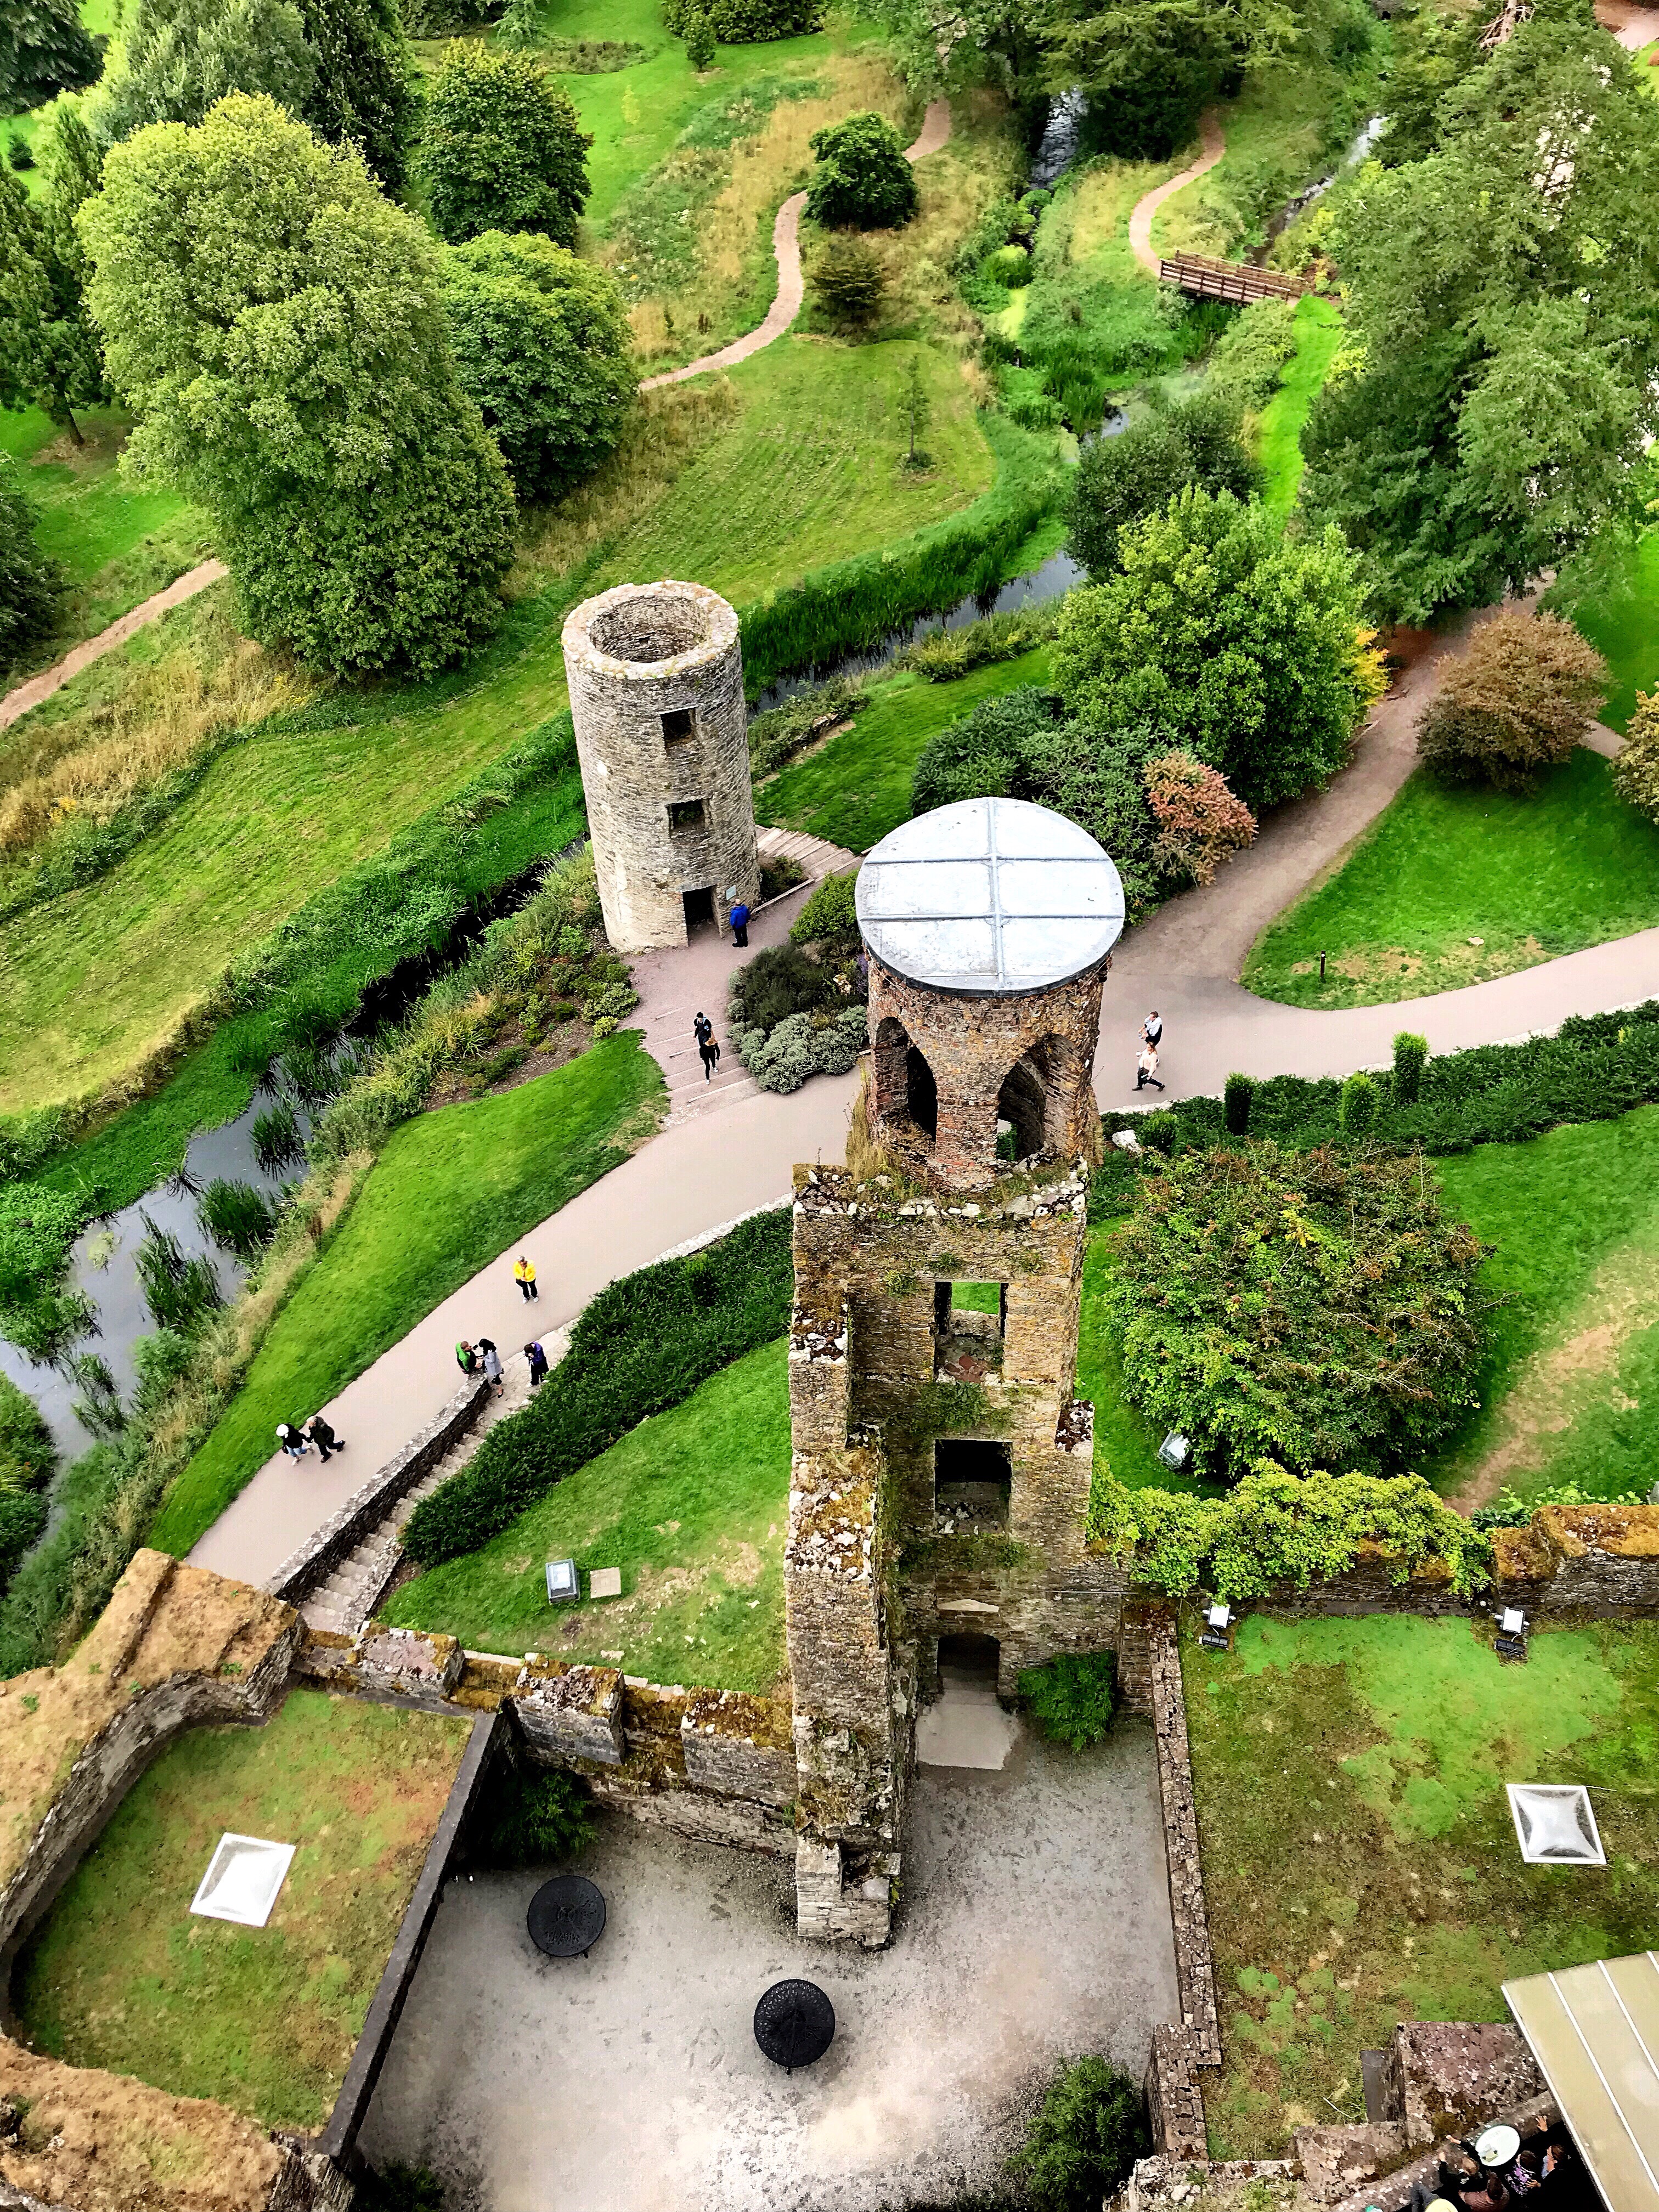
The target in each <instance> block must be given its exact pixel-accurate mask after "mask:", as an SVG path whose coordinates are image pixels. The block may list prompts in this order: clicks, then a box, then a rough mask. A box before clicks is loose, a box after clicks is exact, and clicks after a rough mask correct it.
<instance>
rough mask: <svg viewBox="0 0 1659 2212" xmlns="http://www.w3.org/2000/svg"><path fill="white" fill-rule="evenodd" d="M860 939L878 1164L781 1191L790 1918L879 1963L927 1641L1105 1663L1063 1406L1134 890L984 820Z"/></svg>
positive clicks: (993, 1658) (928, 837)
mask: <svg viewBox="0 0 1659 2212" xmlns="http://www.w3.org/2000/svg"><path fill="white" fill-rule="evenodd" d="M858 915H859V923H860V929H861V930H862V932H863V935H864V939H865V945H866V950H867V951H868V953H869V956H870V1029H871V1036H872V1046H873V1060H874V1067H873V1075H872V1082H871V1084H870V1085H869V1087H868V1089H867V1090H866V1095H865V1098H864V1101H863V1107H862V1110H863V1111H864V1113H865V1115H866V1119H867V1133H868V1136H869V1138H870V1139H872V1140H873V1145H874V1146H875V1147H877V1148H878V1165H877V1166H876V1167H875V1168H873V1169H869V1170H866V1172H865V1173H864V1174H863V1176H862V1177H861V1179H860V1177H859V1176H855V1175H854V1173H853V1172H851V1171H849V1170H841V1169H826V1168H823V1167H815V1168H798V1169H797V1170H796V1173H795V1227H794V1260H795V1301H796V1303H795V1311H794V1315H793V1322H792V1328H791V1340H790V1352H789V1400H790V1418H791V1424H792V1430H793V1474H792V1479H791V1489H790V1500H789V1535H788V1544H787V1553H786V1568H785V1576H786V1594H787V1625H788V1640H789V1663H790V1671H791V1675H792V1679H793V1696H794V1729H795V1751H796V1764H797V1777H798V1784H799V1796H798V1800H797V1808H798V1812H797V1818H798V1825H799V1831H800V1833H799V1851H798V1856H797V1860H796V1893H797V1907H798V1914H799V1923H800V1926H801V1928H802V1929H803V1930H804V1931H805V1932H808V1933H811V1934H816V1935H819V1936H856V1937H857V1938H858V1939H859V1940H860V1941H861V1942H864V1943H866V1944H867V1945H868V1944H876V1943H880V1942H885V1940H886V1938H887V1935H888V1932H889V1925H890V1899H891V1895H892V1887H893V1882H894V1880H895V1878H896V1875H897V1873H898V1869H899V1853H900V1841H901V1836H900V1830H901V1820H902V1800H903V1792H904V1783H905V1776H906V1772H907V1770H908V1765H909V1763H910V1756H911V1750H910V1744H911V1732H912V1728H913V1725H914V1719H915V1707H916V1701H917V1699H918V1696H925V1695H927V1694H929V1693H930V1692H932V1691H933V1689H934V1688H935V1687H936V1686H937V1680H938V1666H939V1648H940V1644H941V1643H942V1642H943V1643H944V1644H945V1645H946V1647H947V1649H951V1650H955V1649H956V1648H957V1644H958V1643H959V1642H960V1640H962V1639H967V1638H971V1639H973V1644H974V1649H975V1652H976V1653H977V1654H978V1655H980V1656H982V1657H983V1659H984V1660H985V1661H986V1662H987V1663H994V1667H995V1670H996V1678H997V1686H998V1689H999V1692H1000V1694H1002V1695H1003V1696H1004V1697H1006V1698H1012V1696H1013V1694H1014V1693H1015V1689H1016V1685H1017V1682H1018V1675H1019V1673H1020V1671H1021V1669H1022V1668H1026V1667H1030V1666H1035V1665H1038V1664H1040V1663H1041V1662H1042V1661H1043V1660H1045V1659H1048V1658H1050V1657H1052V1656H1054V1654H1055V1653H1056V1652H1059V1651H1066V1650H1071V1651H1076V1650H1104V1649H1110V1648H1113V1647H1114V1646H1115V1644H1116V1641H1117V1636H1118V1629H1119V1617H1120V1612H1121V1600H1122V1589H1123V1578H1122V1576H1121V1571H1119V1570H1118V1569H1117V1568H1116V1567H1115V1566H1114V1565H1112V1564H1111V1562H1110V1561H1109V1560H1106V1559H1102V1558H1099V1557H1097V1556H1091V1555H1090V1554H1088V1553H1086V1552H1085V1547H1084V1530H1083V1517H1084V1513H1085V1509H1086V1506H1087V1503H1088V1495H1089V1478H1090V1472H1091V1464H1092V1459H1093V1448H1094V1413H1093V1408H1092V1407H1091V1406H1089V1405H1087V1404H1086V1403H1084V1402H1082V1401H1079V1400H1078V1398H1077V1397H1076V1395H1075V1392H1076V1380H1077V1345H1078V1321H1079V1303H1080V1293H1081V1285H1082V1272H1083V1251H1084V1237H1085V1206H1086V1196H1087V1178H1088V1170H1089V1166H1090V1164H1091V1161H1092V1160H1093V1159H1094V1158H1096V1157H1097V1146H1098V1142H1099V1116H1098V1114H1097V1109H1096V1107H1095V1103H1094V1097H1093V1092H1092V1090H1091V1083H1090V1071H1091V1066H1092V1064H1093V1060H1094V1049H1095V1039H1096V1033H1097V1029H1098V1027H1099V1021H1100V999H1101V990H1102V987H1103V982H1104V980H1105V975H1106V970H1107V968H1108V965H1109V954H1110V951H1111V947H1112V945H1113V944H1114V943H1115V940H1116V938H1117V935H1118V933H1119V931H1120V930H1121V927H1122V922H1123V893H1122V886H1121V884H1120V882H1119V879H1118V875H1117V871H1116V869H1115V867H1114V866H1112V863H1111V861H1110V860H1109V859H1108V858H1107V856H1106V854H1104V853H1103V852H1102V850H1101V849H1100V848H1099V846H1098V845H1097V844H1096V843H1095V842H1094V841H1093V839H1092V838H1091V837H1090V836H1087V834H1086V833H1085V831H1083V830H1081V829H1079V828H1078V826H1077V825H1076V824H1075V823H1072V822H1068V821H1066V819H1064V817H1061V816H1059V815H1056V814H1053V813H1050V812H1049V811H1048V810H1047V809H1045V808H1042V807H1038V806H1030V805H1025V804H1024V802H1022V801H1018V800H1013V799H975V800H971V801H969V802H966V803H964V804H963V805H956V806H946V807H941V808H939V810H938V811H936V812H935V813H933V814H929V815H925V816H923V817H921V819H920V820H919V821H915V822H910V823H905V824H904V826H903V827H902V829H896V830H895V831H894V832H893V834H892V835H891V836H889V837H887V838H884V840H883V842H881V843H880V844H879V845H878V846H877V847H876V848H875V850H874V851H873V852H872V854H870V856H869V858H868V860H866V862H865V864H864V867H863V870H862V872H861V873H860V877H859V883H858ZM1008 1154H1012V1156H1013V1157H1012V1158H1008V1157H1002V1156H1003V1155H1008ZM858 1156H860V1157H861V1148H860V1154H859V1155H858Z"/></svg>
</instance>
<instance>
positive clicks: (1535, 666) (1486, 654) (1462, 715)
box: [1417, 607, 1612, 791]
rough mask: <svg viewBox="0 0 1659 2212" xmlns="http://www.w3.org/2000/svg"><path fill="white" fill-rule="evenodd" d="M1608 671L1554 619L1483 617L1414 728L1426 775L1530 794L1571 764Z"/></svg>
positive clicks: (1518, 612) (1504, 613) (1511, 610)
mask: <svg viewBox="0 0 1659 2212" xmlns="http://www.w3.org/2000/svg"><path fill="white" fill-rule="evenodd" d="M1611 680H1612V679H1611V678H1609V676H1608V674H1607V662H1606V661H1605V660H1603V659H1602V658H1601V654H1600V653H1598V652H1597V651H1596V650H1595V647H1594V646H1593V645H1591V644H1590V643H1589V641H1587V640H1586V639H1585V638H1583V637H1582V636H1581V635H1579V633H1578V632H1577V630H1576V629H1574V628H1573V626H1572V624H1571V623H1570V622H1566V621H1564V620H1563V618H1562V617H1560V616H1559V615H1552V614H1538V615H1534V614H1530V613H1528V611H1526V610H1525V609H1524V608H1522V607H1504V608H1501V609H1500V610H1499V611H1498V613H1497V614H1495V615H1492V616H1489V617H1487V618H1486V620H1485V621H1484V622H1482V623H1480V626H1479V628H1478V629H1476V631H1475V633H1474V636H1473V638H1471V639H1470V641H1469V647H1468V652H1467V653H1464V654H1463V655H1462V658H1461V659H1458V660H1455V661H1454V662H1453V664H1452V665H1451V666H1450V667H1449V669H1448V670H1447V671H1446V675H1445V680H1444V681H1443V683H1442V684H1441V685H1440V688H1439V689H1438V690H1437V691H1436V693H1435V694H1434V696H1433V697H1432V698H1431V700H1430V701H1429V703H1428V705H1427V706H1426V707H1425V708H1424V710H1423V712H1422V714H1420V715H1419V717H1418V722H1417V750H1418V753H1419V757H1420V758H1421V760H1422V762H1423V764H1424V766H1425V768H1431V769H1434V770H1435V771H1436V772H1437V774H1438V775H1443V776H1447V777H1449V778H1451V779H1453V780H1456V779H1460V778H1468V779H1470V780H1472V781H1486V782H1489V783H1493V784H1496V785H1497V787H1498V789H1499V790H1500V791H1528V790H1530V789H1531V787H1532V786H1533V785H1534V783H1536V781H1538V778H1539V775H1540V774H1541V772H1542V770H1543V769H1547V768H1554V767H1559V764H1560V763H1562V762H1563V761H1566V760H1571V758H1572V756H1573V754H1574V753H1575V752H1576V751H1577V750H1578V747H1579V745H1580V744H1582V743H1583V739H1584V736H1585V733H1586V732H1587V731H1588V730H1589V725H1590V722H1591V720H1593V718H1594V717H1595V714H1596V713H1597V712H1598V711H1599V709H1600V708H1601V702H1602V701H1603V700H1604V699H1605V698H1606V697H1607V690H1608V688H1609V684H1610V683H1611Z"/></svg>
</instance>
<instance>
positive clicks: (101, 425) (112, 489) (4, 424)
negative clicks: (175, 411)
mask: <svg viewBox="0 0 1659 2212" xmlns="http://www.w3.org/2000/svg"><path fill="white" fill-rule="evenodd" d="M0 137H3V127H0ZM28 174H30V175H33V171H32V170H31V171H29V172H28ZM76 421H77V422H79V423H80V426H81V429H82V434H83V435H84V436H85V439H86V441H87V442H86V444H85V445H84V447H76V445H75V444H74V443H73V441H71V440H70V436H69V435H68V433H67V432H60V431H59V430H58V428H56V427H55V425H54V424H53V423H52V422H50V421H49V420H48V418H47V417H46V416H45V415H43V414H42V413H41V412H40V409H39V408H38V407H31V408H27V409H25V410H20V411H16V412H14V411H13V410H10V409H4V408H0V453H9V455H10V456H11V458H12V459H13V460H14V461H15V463H16V464H17V481H18V482H19V483H21V486H22V488H23V489H24V491H25V492H26V493H27V495H28V498H29V501H30V502H31V504H32V505H33V508H34V510H35V515H36V521H35V526H34V537H35V543H36V544H38V545H39V546H40V550H41V551H42V552H43V553H48V554H50V555H51V556H52V559H53V560H55V561H56V562H58V563H59V565H60V566H61V568H62V569H63V572H64V579H65V581H66V582H67V583H68V585H69V587H70V588H69V592H68V595H67V597H66V599H65V601H64V607H63V611H62V616H61V618H60V620H59V623H58V629H57V631H56V632H55V633H54V635H52V638H51V639H50V640H49V641H47V642H46V645H45V646H43V647H42V648H41V650H40V653H37V654H36V655H35V656H34V661H35V662H37V663H39V664H40V665H45V664H46V662H47V661H49V660H51V659H55V658H57V657H58V655H59V654H60V653H64V652H65V651H67V650H68V648H69V647H70V646H71V645H74V644H76V643H77V642H78V641H80V640H81V639H82V638H85V637H93V636H95V635H97V633H98V632H99V631H100V629H105V628H106V627H107V625H108V624H109V623H112V622H114V621H116V620H117V619H118V617H120V616H122V615H124V614H125V613H127V612H128V611H129V610H130V609H131V608H133V607H135V606H137V604H138V602H139V601H140V600H141V599H148V598H149V595H150V593H151V592H159V591H161V590H162V589H164V588H165V586H167V585H168V584H170V583H171V582H172V581H173V578H174V577H175V576H178V575H181V574H183V573H184V571H185V569H186V568H194V566H195V565H196V563H197V562H198V561H202V560H205V559H206V558H207V557H208V556H209V555H210V553H211V551H212V550H213V548H212V544H211V542H210V538H209V536H208V532H207V525H206V522H205V520H204V517H203V516H201V515H199V514H197V513H196V512H195V511H194V509H192V508H191V507H186V506H185V502H184V501H183V500H182V499H180V498H179V496H178V495H177V494H176V493H174V492H170V491H140V490H138V489H137V488H136V487H134V486H132V485H130V484H128V483H126V482H125V480H124V479H123V477H121V474H120V471H119V469H118V465H117V464H118V459H119V454H120V448H121V442H122V440H123V438H124V437H125V433H126V429H127V418H126V416H124V415H122V414H121V413H119V412H118V410H116V409H113V408H107V407H89V408H88V409H86V410H84V411H83V412H82V413H81V414H79V415H77V416H76ZM46 453H50V454H51V458H50V459H41V458H40V456H42V455H44V454H46ZM31 665H33V664H31ZM11 680H13V681H15V680H17V678H16V677H15V675H14V677H13V678H12V679H11Z"/></svg>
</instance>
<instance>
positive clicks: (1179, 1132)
mask: <svg viewBox="0 0 1659 2212" xmlns="http://www.w3.org/2000/svg"><path fill="white" fill-rule="evenodd" d="M1342 1087H1343V1086H1342V1084H1341V1082H1340V1080H1339V1079H1337V1078H1336V1077H1334V1076H1330V1077H1326V1078H1325V1079H1322V1080H1320V1081H1310V1080H1308V1079H1304V1077H1301V1076H1297V1075H1275V1076H1273V1077H1270V1078H1269V1079H1267V1080H1266V1081H1265V1082H1261V1083H1255V1084H1253V1085H1251V1086H1250V1091H1249V1128H1248V1133H1249V1135H1250V1136H1252V1137H1271V1138H1273V1139H1275V1140H1276V1141H1277V1142H1278V1143H1279V1144H1281V1145H1287V1146H1295V1147H1297V1149H1302V1148H1305V1147H1307V1146H1313V1145H1334V1144H1339V1143H1340V1142H1342V1141H1343V1127H1342V1111H1341V1104H1342ZM1375 1091H1376V1115H1375V1118H1374V1119H1373V1120H1372V1121H1371V1122H1370V1127H1369V1128H1368V1129H1367V1131H1366V1133H1365V1140H1366V1142H1367V1143H1368V1144H1370V1145H1379V1144H1381V1145H1387V1146H1410V1147H1413V1148H1419V1147H1420V1148H1421V1150H1423V1151H1424V1152H1433V1153H1441V1154H1444V1153H1449V1152H1469V1151H1472V1150H1473V1148H1474V1146H1476V1145H1502V1144H1521V1143H1523V1142H1525V1140H1526V1139H1528V1138H1529V1137H1537V1136H1541V1135H1542V1133H1544V1131H1545V1130H1546V1129H1553V1128H1555V1127H1557V1126H1558V1125H1559V1124H1560V1123H1561V1122H1564V1121H1616V1120H1617V1119H1618V1117H1619V1115H1621V1114H1627V1113H1629V1112H1630V1110H1631V1109H1632V1107H1634V1106H1645V1105H1649V1104H1651V1103H1654V1102H1655V1101H1659V999H1650V1000H1646V1001H1645V1003H1644V1004H1643V1005H1642V1006H1632V1007H1630V1008H1627V1009H1626V1011H1625V1012H1621V1013H1611V1014H1574V1015H1571V1016H1570V1017H1569V1018H1568V1019H1567V1020H1565V1022H1563V1023H1562V1024H1561V1027H1560V1030H1559V1032H1558V1033H1557V1035H1555V1036H1547V1037H1528V1038H1526V1039H1524V1040H1523V1041H1522V1042H1520V1043H1518V1044H1488V1045H1476V1046H1472V1047H1471V1048H1469V1049H1468V1051H1466V1052H1455V1053H1448V1054H1444V1055H1443V1057H1441V1058H1438V1059H1435V1060H1430V1061H1428V1063H1427V1064H1426V1066H1425V1068H1424V1070H1423V1074H1422V1087H1421V1091H1420V1092H1419V1097H1418V1098H1417V1099H1416V1101H1415V1102H1414V1103H1407V1102H1406V1101H1405V1100H1404V1099H1401V1098H1397V1097H1395V1085H1394V1082H1393V1079H1392V1078H1391V1077H1390V1076H1389V1075H1388V1074H1387V1073H1381V1074H1378V1075H1377V1076H1376V1079H1375ZM1126 1127H1134V1128H1136V1129H1138V1130H1139V1133H1140V1136H1141V1140H1142V1142H1143V1143H1144V1144H1146V1145H1149V1146H1155V1147H1156V1148H1157V1149H1158V1151H1160V1152H1183V1151H1187V1150H1188V1149H1190V1148H1192V1147H1194V1146H1211V1145H1215V1144H1225V1143H1226V1142H1227V1141H1228V1139H1229V1131H1228V1128H1227V1121H1226V1109H1225V1105H1224V1103H1223V1102H1222V1100H1221V1099H1219V1098H1183V1099H1179V1100H1177V1101H1176V1103H1174V1104H1172V1105H1170V1106H1169V1107H1165V1108H1159V1109H1155V1110H1154V1111H1153V1112H1152V1114H1150V1115H1136V1114H1115V1115H1110V1116H1109V1117H1108V1121H1107V1133H1108V1135H1110V1133H1111V1132H1112V1131H1113V1130H1114V1129H1119V1128H1126ZM1117 1157H1118V1159H1119V1160H1120V1161H1121V1159H1122V1158H1123V1155H1122V1154H1121V1153H1120V1154H1119V1155H1118V1156H1117ZM1113 1171H1114V1163H1112V1162H1110V1161H1109V1163H1108V1170H1107V1173H1108V1176H1111V1175H1112V1173H1113Z"/></svg>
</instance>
